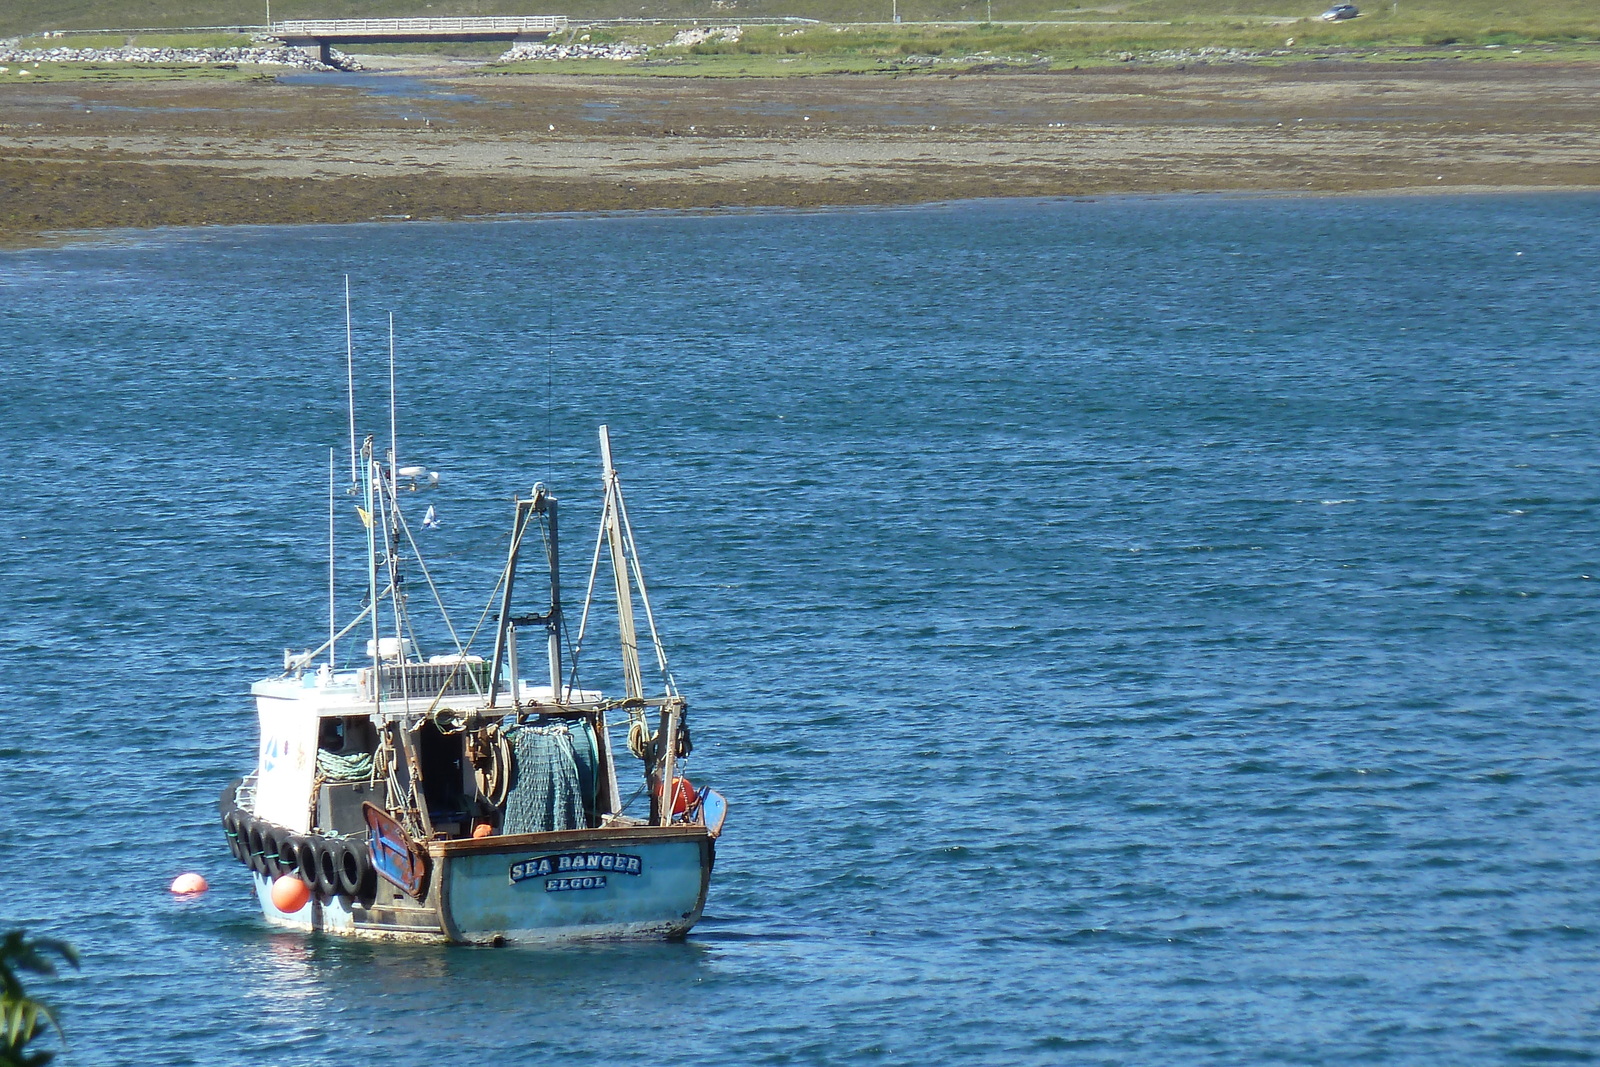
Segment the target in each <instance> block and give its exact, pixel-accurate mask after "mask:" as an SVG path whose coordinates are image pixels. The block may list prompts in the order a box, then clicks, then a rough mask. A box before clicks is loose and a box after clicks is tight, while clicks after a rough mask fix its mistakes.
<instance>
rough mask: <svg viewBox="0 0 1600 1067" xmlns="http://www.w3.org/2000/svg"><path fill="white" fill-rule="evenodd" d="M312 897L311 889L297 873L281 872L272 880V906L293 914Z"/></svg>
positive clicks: (287, 913)
mask: <svg viewBox="0 0 1600 1067" xmlns="http://www.w3.org/2000/svg"><path fill="white" fill-rule="evenodd" d="M310 899H311V889H310V887H308V886H307V885H306V884H305V883H304V882H302V881H301V880H300V876H299V875H297V874H280V875H278V877H277V878H275V879H273V882H272V906H273V907H274V908H277V909H278V910H279V911H281V912H283V913H284V914H285V915H293V914H294V913H295V912H297V911H299V910H300V909H301V908H303V907H305V906H306V902H307V901H309V900H310Z"/></svg>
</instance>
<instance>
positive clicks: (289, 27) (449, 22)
mask: <svg viewBox="0 0 1600 1067" xmlns="http://www.w3.org/2000/svg"><path fill="white" fill-rule="evenodd" d="M566 28H567V17H566V16H565V15H520V16H490V17H484V18H437V19H426V18H417V19H291V20H289V21H286V22H274V23H273V24H272V26H271V31H270V32H271V33H273V34H274V35H276V36H282V35H285V34H287V35H290V36H303V37H330V36H354V37H381V36H387V35H391V34H434V33H436V34H452V33H555V32H556V31H558V30H564V29H566Z"/></svg>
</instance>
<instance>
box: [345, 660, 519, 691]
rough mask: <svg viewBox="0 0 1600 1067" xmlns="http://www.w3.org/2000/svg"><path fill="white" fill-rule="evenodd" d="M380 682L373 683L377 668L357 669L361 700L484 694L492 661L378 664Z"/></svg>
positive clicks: (486, 689)
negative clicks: (380, 665) (488, 662)
mask: <svg viewBox="0 0 1600 1067" xmlns="http://www.w3.org/2000/svg"><path fill="white" fill-rule="evenodd" d="M377 678H378V680H379V684H377V685H374V684H373V681H374V669H373V668H372V667H363V668H361V669H360V670H359V671H357V672H356V684H357V686H358V687H359V689H360V693H361V699H362V700H399V699H401V698H402V697H407V696H409V697H410V698H412V699H413V700H432V699H435V698H437V697H458V696H471V695H476V694H482V693H485V692H487V691H488V689H489V664H487V663H484V662H482V661H478V662H459V661H458V662H454V663H389V664H384V665H383V666H382V667H379V668H377Z"/></svg>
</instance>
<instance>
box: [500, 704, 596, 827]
mask: <svg viewBox="0 0 1600 1067" xmlns="http://www.w3.org/2000/svg"><path fill="white" fill-rule="evenodd" d="M506 740H508V741H509V742H511V755H512V764H513V767H514V771H513V774H512V777H511V790H510V792H508V793H507V794H506V808H505V820H504V822H503V824H502V826H501V829H500V832H501V833H503V834H537V833H545V832H547V831H550V830H581V829H582V828H584V827H585V826H587V825H588V818H589V814H590V812H592V811H593V808H594V782H595V775H594V767H595V759H594V739H593V738H592V737H590V736H589V732H588V729H587V727H579V728H578V730H577V731H573V730H571V729H569V728H568V727H567V726H566V725H564V724H561V723H554V724H550V725H537V726H514V727H512V728H511V729H509V730H507V731H506Z"/></svg>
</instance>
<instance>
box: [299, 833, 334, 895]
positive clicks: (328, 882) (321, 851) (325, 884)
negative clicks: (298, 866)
mask: <svg viewBox="0 0 1600 1067" xmlns="http://www.w3.org/2000/svg"><path fill="white" fill-rule="evenodd" d="M309 844H310V845H311V852H312V855H314V856H315V857H316V866H315V868H314V870H315V872H316V874H315V882H314V883H313V881H312V880H311V879H307V881H306V884H307V885H309V886H311V887H312V888H313V889H315V890H316V891H317V896H318V897H320V898H321V899H323V900H331V899H332V898H333V897H335V896H337V895H338V893H339V865H340V864H339V843H338V842H337V841H334V840H331V839H329V838H326V837H316V838H312V839H311V840H310V842H309ZM310 873H311V872H309V871H308V872H307V874H310Z"/></svg>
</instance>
